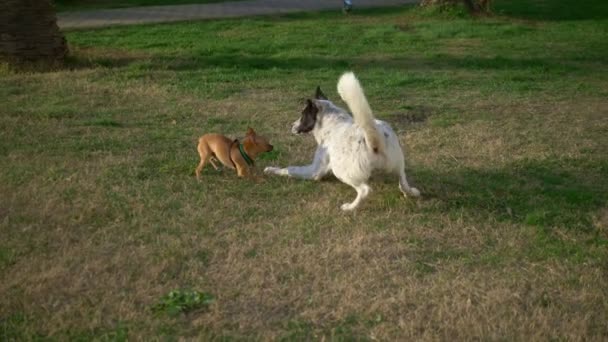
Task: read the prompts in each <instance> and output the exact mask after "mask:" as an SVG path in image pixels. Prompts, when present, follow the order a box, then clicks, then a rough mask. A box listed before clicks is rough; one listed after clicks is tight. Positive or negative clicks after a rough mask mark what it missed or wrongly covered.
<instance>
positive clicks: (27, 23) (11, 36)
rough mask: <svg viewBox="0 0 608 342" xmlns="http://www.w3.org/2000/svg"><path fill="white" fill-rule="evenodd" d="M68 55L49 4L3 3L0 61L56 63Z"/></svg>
mask: <svg viewBox="0 0 608 342" xmlns="http://www.w3.org/2000/svg"><path fill="white" fill-rule="evenodd" d="M67 53H68V48H67V43H66V40H65V37H64V36H63V34H62V33H61V32H60V31H59V27H57V17H56V15H55V8H54V7H53V5H52V4H51V1H50V0H0V58H2V59H5V60H7V61H9V62H11V63H27V62H43V63H57V62H62V61H63V60H64V58H65V56H66V55H67Z"/></svg>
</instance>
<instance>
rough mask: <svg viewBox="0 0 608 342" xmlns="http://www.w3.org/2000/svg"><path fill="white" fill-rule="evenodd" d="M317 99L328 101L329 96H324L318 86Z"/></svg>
mask: <svg viewBox="0 0 608 342" xmlns="http://www.w3.org/2000/svg"><path fill="white" fill-rule="evenodd" d="M315 99H317V100H328V98H327V96H325V94H323V91H322V90H321V87H320V86H317V90H316V91H315Z"/></svg>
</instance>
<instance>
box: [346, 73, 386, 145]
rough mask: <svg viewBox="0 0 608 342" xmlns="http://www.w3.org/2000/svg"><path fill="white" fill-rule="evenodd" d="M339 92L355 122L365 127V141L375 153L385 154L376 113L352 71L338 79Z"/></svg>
mask: <svg viewBox="0 0 608 342" xmlns="http://www.w3.org/2000/svg"><path fill="white" fill-rule="evenodd" d="M338 93H339V94H340V97H341V98H342V100H344V102H346V104H347V105H348V108H350V111H351V112H352V113H353V118H354V120H355V124H356V125H358V126H359V127H361V128H363V132H364V133H365V142H366V144H367V147H369V148H370V149H371V150H372V151H374V153H377V154H384V140H382V137H381V134H379V133H378V130H377V129H376V123H375V122H374V114H373V113H372V109H371V108H370V107H369V104H368V103H367V99H366V98H365V94H364V93H363V88H361V84H359V80H358V79H357V78H356V77H355V74H353V73H352V72H347V73H345V74H343V75H342V76H341V77H340V80H339V81H338Z"/></svg>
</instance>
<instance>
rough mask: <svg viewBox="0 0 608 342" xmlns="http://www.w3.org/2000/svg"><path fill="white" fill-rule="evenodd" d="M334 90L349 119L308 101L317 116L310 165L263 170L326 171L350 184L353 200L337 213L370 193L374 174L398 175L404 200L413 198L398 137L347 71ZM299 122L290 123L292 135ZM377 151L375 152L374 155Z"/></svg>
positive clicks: (303, 174)
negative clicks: (342, 103)
mask: <svg viewBox="0 0 608 342" xmlns="http://www.w3.org/2000/svg"><path fill="white" fill-rule="evenodd" d="M338 92H339V94H340V96H341V97H342V99H343V100H344V102H346V104H347V105H348V107H349V108H350V109H351V111H352V112H353V116H354V120H353V117H351V116H350V115H349V114H348V113H347V112H346V111H345V110H344V109H342V108H340V107H337V106H336V105H334V104H333V103H332V102H331V101H327V100H313V102H314V104H315V105H316V107H317V108H319V112H318V113H317V121H316V123H315V126H314V128H313V130H312V134H313V136H314V137H315V140H316V141H317V145H318V146H317V150H316V152H315V156H314V158H313V162H312V164H310V165H306V166H288V167H286V168H278V167H267V168H265V169H264V172H265V173H267V174H275V175H281V176H291V177H297V178H302V179H314V180H319V179H321V178H322V177H323V176H325V175H326V174H328V173H329V172H332V173H333V174H334V175H335V176H336V177H337V178H338V179H339V180H341V181H342V182H344V183H346V184H348V185H350V186H352V187H353V188H354V189H355V190H356V191H357V197H356V198H355V200H354V201H353V202H351V203H345V204H343V205H342V207H341V208H342V210H353V209H355V208H356V207H357V206H358V205H359V204H360V203H361V201H362V200H363V199H365V197H367V195H368V194H369V193H370V191H371V188H370V187H369V185H367V181H368V180H369V178H370V177H371V175H372V172H373V171H374V170H383V171H387V172H390V173H393V174H396V175H399V189H400V190H401V192H402V193H403V194H404V195H406V196H407V194H410V195H412V196H419V195H420V191H418V189H416V188H413V187H410V186H409V184H408V183H407V179H406V176H405V170H404V167H405V162H404V158H403V151H402V150H401V146H400V145H399V139H398V138H397V135H396V134H395V132H394V131H393V130H392V129H391V127H390V126H389V125H388V124H387V123H386V122H384V121H381V120H376V119H374V116H373V114H372V110H371V108H370V107H369V104H368V103H367V99H366V98H365V94H364V93H363V89H362V88H361V85H360V84H359V81H358V80H357V78H356V77H355V75H354V74H353V73H352V72H349V73H345V74H344V75H342V77H341V78H340V80H339V82H338ZM299 126H300V119H298V120H297V121H296V122H294V124H293V128H292V132H294V133H297V127H299ZM374 148H377V152H374Z"/></svg>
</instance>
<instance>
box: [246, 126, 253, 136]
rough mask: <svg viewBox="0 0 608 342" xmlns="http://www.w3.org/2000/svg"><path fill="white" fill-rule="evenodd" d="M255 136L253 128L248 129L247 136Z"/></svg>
mask: <svg viewBox="0 0 608 342" xmlns="http://www.w3.org/2000/svg"><path fill="white" fill-rule="evenodd" d="M250 135H255V131H254V130H253V128H251V127H247V136H250Z"/></svg>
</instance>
